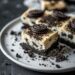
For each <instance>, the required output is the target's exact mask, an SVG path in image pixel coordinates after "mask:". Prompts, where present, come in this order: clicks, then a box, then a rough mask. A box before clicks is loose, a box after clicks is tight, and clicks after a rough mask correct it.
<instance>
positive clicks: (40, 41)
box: [21, 24, 58, 52]
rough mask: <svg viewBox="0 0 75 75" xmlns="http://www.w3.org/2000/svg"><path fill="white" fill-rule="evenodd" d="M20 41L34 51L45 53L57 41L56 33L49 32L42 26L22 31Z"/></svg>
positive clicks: (38, 25)
mask: <svg viewBox="0 0 75 75" xmlns="http://www.w3.org/2000/svg"><path fill="white" fill-rule="evenodd" d="M21 36H22V40H23V42H24V43H25V44H27V45H29V46H31V47H32V48H34V50H36V51H42V52H45V51H47V49H49V48H50V47H51V46H52V45H53V44H54V43H55V42H56V41H57V39H58V33H57V32H54V31H51V30H50V29H48V28H47V26H46V25H44V24H36V25H33V26H31V27H30V26H29V27H28V28H25V29H24V30H23V31H22V35H21Z"/></svg>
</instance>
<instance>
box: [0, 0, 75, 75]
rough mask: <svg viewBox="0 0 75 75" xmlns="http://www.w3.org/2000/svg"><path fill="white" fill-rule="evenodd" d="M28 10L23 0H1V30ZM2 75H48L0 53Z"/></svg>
mask: <svg viewBox="0 0 75 75" xmlns="http://www.w3.org/2000/svg"><path fill="white" fill-rule="evenodd" d="M26 9H27V7H26V6H24V5H23V0H0V30H1V29H2V28H3V26H4V25H5V24H6V23H7V22H9V21H11V20H12V19H14V18H16V17H18V16H20V15H21V13H22V12H23V11H25V10H26ZM73 11H74V10H73ZM61 74H62V75H63V74H68V75H74V74H75V72H74V71H71V72H67V73H61ZM0 75H46V73H39V72H34V71H31V70H28V69H25V68H22V67H20V66H18V65H16V64H15V63H13V62H12V61H10V60H9V59H7V58H6V57H5V56H4V55H3V53H2V52H1V51H0ZM47 75H48V74H47ZM53 75H54V74H53ZM55 75H56V74H55Z"/></svg>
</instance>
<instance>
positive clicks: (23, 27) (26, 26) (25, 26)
mask: <svg viewBox="0 0 75 75" xmlns="http://www.w3.org/2000/svg"><path fill="white" fill-rule="evenodd" d="M29 27H30V26H29V25H28V24H26V23H23V26H22V27H21V29H26V28H29Z"/></svg>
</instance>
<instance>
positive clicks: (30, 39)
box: [21, 9, 75, 52]
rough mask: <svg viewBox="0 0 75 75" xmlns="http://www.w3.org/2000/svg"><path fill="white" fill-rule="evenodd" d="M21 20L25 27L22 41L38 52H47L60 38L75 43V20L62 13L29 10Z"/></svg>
mask: <svg viewBox="0 0 75 75" xmlns="http://www.w3.org/2000/svg"><path fill="white" fill-rule="evenodd" d="M21 20H22V23H23V24H24V25H25V28H24V29H23V31H22V35H21V36H22V40H23V42H24V43H25V44H27V45H29V46H30V47H32V48H33V49H34V50H36V51H39V52H45V51H47V50H48V49H49V48H51V47H52V46H53V45H54V43H56V42H57V40H58V38H63V39H64V40H67V41H69V42H72V43H75V40H74V37H75V35H74V33H75V19H74V18H72V17H70V16H67V15H65V14H64V13H62V12H60V11H55V10H54V11H42V10H35V9H31V10H30V9H28V10H27V11H26V12H25V13H23V14H22V16H21ZM65 35H67V36H65Z"/></svg>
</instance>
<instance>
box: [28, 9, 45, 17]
mask: <svg viewBox="0 0 75 75" xmlns="http://www.w3.org/2000/svg"><path fill="white" fill-rule="evenodd" d="M43 14H44V11H43V10H31V11H29V13H28V17H29V18H38V17H40V16H42V15H43Z"/></svg>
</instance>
